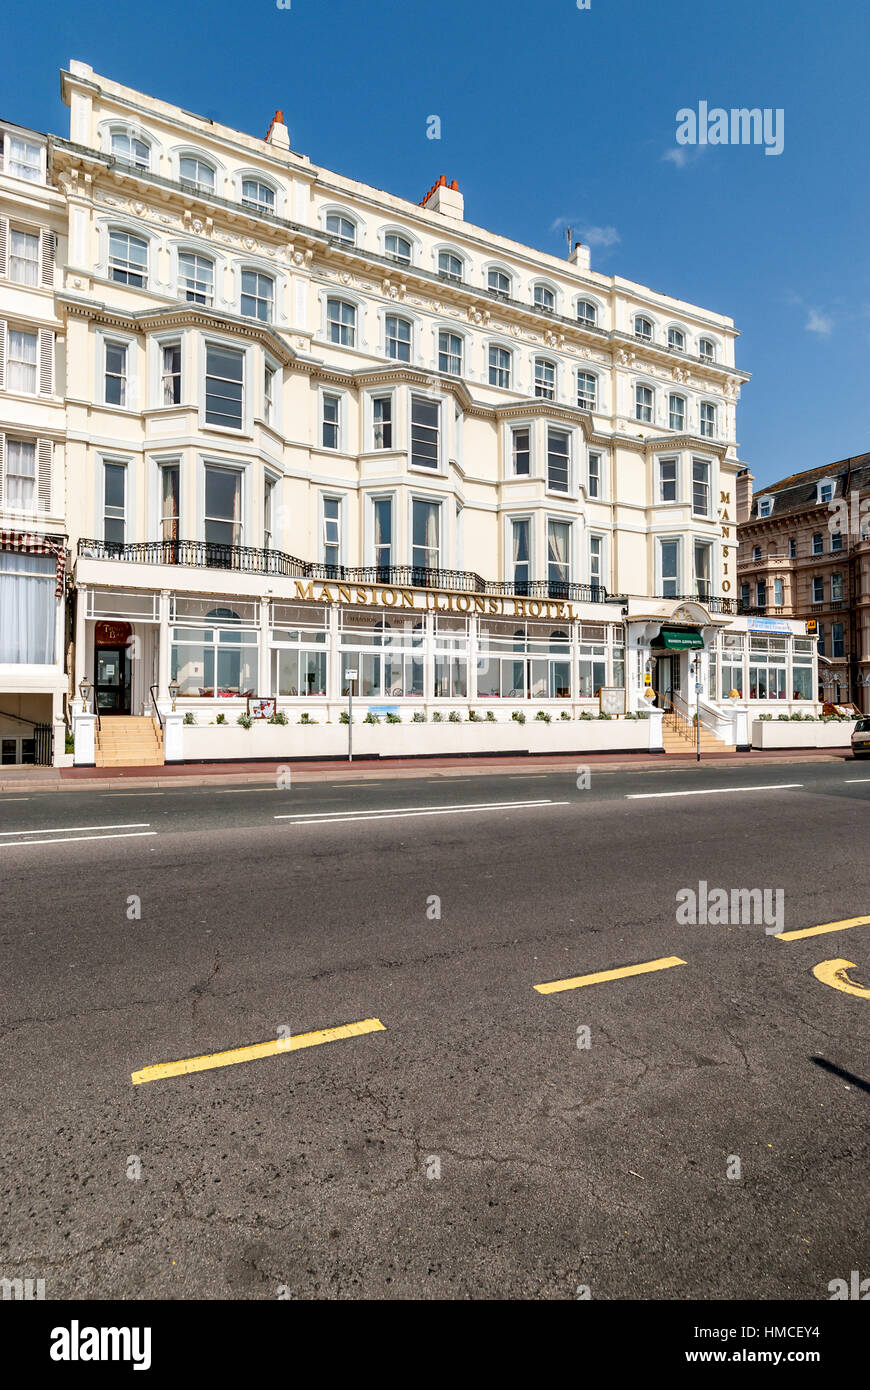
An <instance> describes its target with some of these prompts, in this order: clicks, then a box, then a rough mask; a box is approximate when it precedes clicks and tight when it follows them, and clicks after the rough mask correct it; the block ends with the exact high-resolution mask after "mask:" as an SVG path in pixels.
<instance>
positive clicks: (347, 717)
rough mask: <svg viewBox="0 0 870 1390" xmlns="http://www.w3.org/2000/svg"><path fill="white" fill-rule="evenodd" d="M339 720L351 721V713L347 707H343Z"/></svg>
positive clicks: (342, 722)
mask: <svg viewBox="0 0 870 1390" xmlns="http://www.w3.org/2000/svg"><path fill="white" fill-rule="evenodd" d="M338 722H339V724H349V723H350V715H349V714H348V712H347V710H346V709H343V710H342V711H341V714H340V715H339V716H338Z"/></svg>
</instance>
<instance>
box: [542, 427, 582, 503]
mask: <svg viewBox="0 0 870 1390" xmlns="http://www.w3.org/2000/svg"><path fill="white" fill-rule="evenodd" d="M551 434H564V435H565V436H566V438H567V440H568V476H567V485H566V486H565V487H564V488H554V487H553V486H552V484H551V482H550V435H551ZM544 449H545V454H546V457H545V460H544V463H545V466H546V470H547V471H546V491H547V493H548V494H549V495H550V496H554V497H573V496H574V493H575V491H576V488H575V486H574V476H575V467H574V458H575V453H576V442H575V432H574V430H572V429H571V428H570V427H569V426H567V425H563V424H554V423H552V422H551V421H548V422H547V426H546V434H545V435H544Z"/></svg>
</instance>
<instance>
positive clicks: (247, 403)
mask: <svg viewBox="0 0 870 1390" xmlns="http://www.w3.org/2000/svg"><path fill="white" fill-rule="evenodd" d="M199 345H200V352H199V400H200V429H204V430H209V431H211V430H218V431H220V432H221V433H223V434H229V435H236V436H238V435H243V434H248V435H249V434H250V433H251V425H252V419H253V416H252V410H253V401H252V395H253V392H252V390H251V382H252V380H253V377H252V375H251V372H252V368H253V348H252V347H250V346H243V347H240V346H239V343H238V340H237V339H234V338H229V339H227V338H220V337H218V335H217V334H214V333H203V334H201V335H200V339H199ZM210 347H216V348H222V349H223V350H225V351H228V352H238V353H241V355H242V423H241V425H219V424H215V423H213V422H212V421H210V420H207V419H206V377H207V376H208V349H209V348H210Z"/></svg>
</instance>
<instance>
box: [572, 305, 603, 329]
mask: <svg viewBox="0 0 870 1390" xmlns="http://www.w3.org/2000/svg"><path fill="white" fill-rule="evenodd" d="M577 322H578V323H585V324H591V325H592V326H594V325H595V324H596V323H597V322H598V310H597V308H596V306H595V305H594V304H593V303H592V301H591V300H589V299H578V300H577Z"/></svg>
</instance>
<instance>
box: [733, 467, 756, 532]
mask: <svg viewBox="0 0 870 1390" xmlns="http://www.w3.org/2000/svg"><path fill="white" fill-rule="evenodd" d="M754 483H755V479H754V477H753V476H752V474H751V473H750V471H749V469H748V468H743V469H741V470H740V472H739V473H738V474H737V480H736V482H735V485H734V502H735V506H736V509H737V525H738V526H741V525H742V524H743V522H744V521H748V520H749V513H750V512H751V511H752V490H753V484H754Z"/></svg>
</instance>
